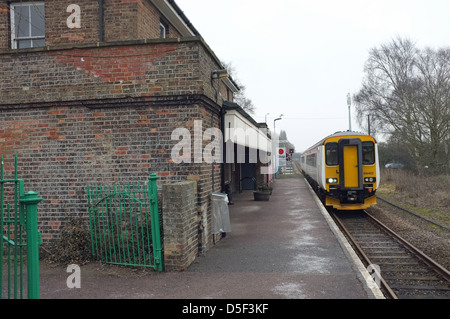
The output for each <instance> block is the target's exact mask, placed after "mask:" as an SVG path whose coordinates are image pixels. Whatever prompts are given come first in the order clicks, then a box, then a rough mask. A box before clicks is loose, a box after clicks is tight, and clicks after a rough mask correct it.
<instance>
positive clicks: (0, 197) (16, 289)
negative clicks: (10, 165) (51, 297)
mask: <svg viewBox="0 0 450 319" xmlns="http://www.w3.org/2000/svg"><path fill="white" fill-rule="evenodd" d="M4 173H5V168H4V162H3V156H1V162H0V216H1V227H0V229H1V230H2V235H1V236H0V247H1V249H0V260H1V267H0V287H1V290H0V299H2V298H4V297H5V298H8V299H12V298H14V299H18V298H20V299H22V298H24V291H25V281H26V282H27V289H28V291H27V296H28V298H29V299H39V297H40V290H39V245H40V244H41V236H40V233H39V231H38V223H37V204H38V203H39V202H40V201H41V200H42V198H38V194H37V193H35V192H28V193H26V194H25V192H24V182H23V180H21V179H19V178H18V169H17V155H16V156H15V160H14V178H13V179H5V178H4ZM25 263H26V265H27V267H26V268H24V264H25ZM4 275H6V276H5V277H6V280H5V281H4ZM4 286H5V287H4ZM4 288H5V289H4Z"/></svg>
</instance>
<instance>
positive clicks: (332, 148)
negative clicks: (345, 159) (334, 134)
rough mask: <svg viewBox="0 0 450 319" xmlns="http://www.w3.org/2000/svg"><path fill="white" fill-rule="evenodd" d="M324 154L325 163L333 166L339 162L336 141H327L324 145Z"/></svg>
mask: <svg viewBox="0 0 450 319" xmlns="http://www.w3.org/2000/svg"><path fill="white" fill-rule="evenodd" d="M325 154H326V155H325V161H326V163H327V165H330V166H335V165H338V164H339V160H338V158H339V156H338V144H337V143H327V144H326V145H325Z"/></svg>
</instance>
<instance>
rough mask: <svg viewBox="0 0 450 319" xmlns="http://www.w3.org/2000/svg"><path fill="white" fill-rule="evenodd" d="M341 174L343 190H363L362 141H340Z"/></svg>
mask: <svg viewBox="0 0 450 319" xmlns="http://www.w3.org/2000/svg"><path fill="white" fill-rule="evenodd" d="M339 157H340V159H339V165H340V168H339V172H340V181H341V188H343V189H349V190H360V189H362V184H363V183H362V163H361V160H362V143H361V140H360V139H357V138H353V139H341V140H340V141H339Z"/></svg>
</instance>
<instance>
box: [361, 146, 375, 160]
mask: <svg viewBox="0 0 450 319" xmlns="http://www.w3.org/2000/svg"><path fill="white" fill-rule="evenodd" d="M362 156H363V160H362V162H363V165H371V164H374V163H375V144H374V143H373V142H363V143H362Z"/></svg>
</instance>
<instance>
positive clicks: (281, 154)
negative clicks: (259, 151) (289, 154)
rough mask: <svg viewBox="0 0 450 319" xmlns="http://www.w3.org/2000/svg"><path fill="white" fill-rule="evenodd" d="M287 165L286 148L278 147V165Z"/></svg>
mask: <svg viewBox="0 0 450 319" xmlns="http://www.w3.org/2000/svg"><path fill="white" fill-rule="evenodd" d="M285 166H286V149H285V148H284V147H280V148H278V167H285Z"/></svg>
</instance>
